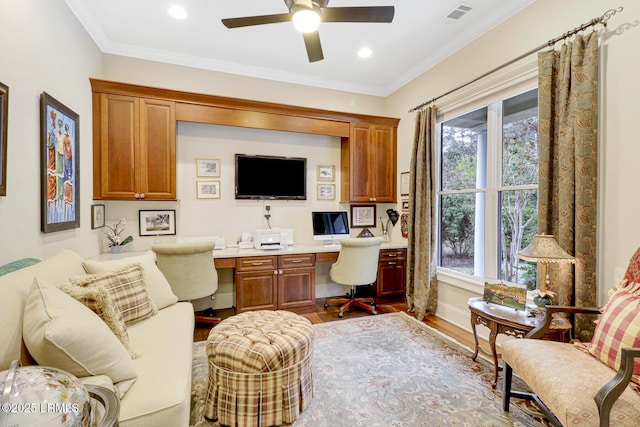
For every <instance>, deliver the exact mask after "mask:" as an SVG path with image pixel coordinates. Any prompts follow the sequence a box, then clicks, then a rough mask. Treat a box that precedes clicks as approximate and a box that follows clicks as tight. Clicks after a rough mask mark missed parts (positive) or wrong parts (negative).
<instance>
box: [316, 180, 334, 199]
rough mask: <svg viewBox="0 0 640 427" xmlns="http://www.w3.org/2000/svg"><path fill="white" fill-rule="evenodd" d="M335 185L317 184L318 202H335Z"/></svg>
mask: <svg viewBox="0 0 640 427" xmlns="http://www.w3.org/2000/svg"><path fill="white" fill-rule="evenodd" d="M335 199H336V185H335V184H318V200H335Z"/></svg>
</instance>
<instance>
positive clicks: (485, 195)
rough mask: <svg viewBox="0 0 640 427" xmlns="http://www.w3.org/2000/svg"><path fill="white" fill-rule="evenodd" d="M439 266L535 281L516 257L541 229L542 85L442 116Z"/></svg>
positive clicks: (528, 267) (532, 269) (530, 269)
mask: <svg viewBox="0 0 640 427" xmlns="http://www.w3.org/2000/svg"><path fill="white" fill-rule="evenodd" d="M439 130H440V188H439V192H438V203H439V243H438V260H439V264H438V265H439V266H440V267H443V268H447V269H450V270H454V271H457V272H460V273H463V274H468V275H472V276H476V277H482V278H498V279H502V280H505V281H509V282H517V283H526V284H528V285H530V286H531V287H533V286H535V272H536V268H535V264H532V265H529V264H528V263H526V262H524V261H521V260H519V259H518V257H517V253H518V251H520V249H522V248H523V247H525V246H526V245H528V244H529V242H530V241H531V239H532V238H533V236H534V234H535V233H536V231H537V217H538V212H537V194H538V91H537V89H533V90H529V91H527V92H525V93H521V94H519V95H516V96H513V97H510V98H507V99H500V100H496V101H495V102H492V103H490V104H488V105H486V106H484V107H482V108H479V109H476V110H474V111H471V112H469V113H466V114H463V115H460V116H457V117H454V118H451V119H448V120H446V121H444V122H442V123H439Z"/></svg>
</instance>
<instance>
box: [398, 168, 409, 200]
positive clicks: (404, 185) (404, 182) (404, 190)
mask: <svg viewBox="0 0 640 427" xmlns="http://www.w3.org/2000/svg"><path fill="white" fill-rule="evenodd" d="M410 177H411V172H402V173H401V174H400V195H401V196H408V195H409V188H410V187H409V185H410V182H409V179H410Z"/></svg>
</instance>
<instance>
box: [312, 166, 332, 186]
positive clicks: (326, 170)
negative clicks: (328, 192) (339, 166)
mask: <svg viewBox="0 0 640 427" xmlns="http://www.w3.org/2000/svg"><path fill="white" fill-rule="evenodd" d="M335 171H336V167H335V166H334V165H318V166H317V169H316V179H317V180H318V181H332V182H333V181H335Z"/></svg>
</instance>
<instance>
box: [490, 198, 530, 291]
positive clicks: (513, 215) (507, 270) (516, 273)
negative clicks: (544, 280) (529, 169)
mask: <svg viewBox="0 0 640 427" xmlns="http://www.w3.org/2000/svg"><path fill="white" fill-rule="evenodd" d="M537 206H538V191H537V190H509V191H501V192H500V236H499V237H500V259H501V265H500V274H501V275H500V278H501V279H503V280H505V281H507V282H515V283H525V284H527V287H528V288H529V289H535V283H536V265H535V263H527V262H525V261H522V260H520V259H519V258H518V252H519V251H520V250H521V249H522V248H525V247H527V245H528V244H529V243H531V239H533V236H534V235H535V233H536V231H537V229H538V209H537Z"/></svg>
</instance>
